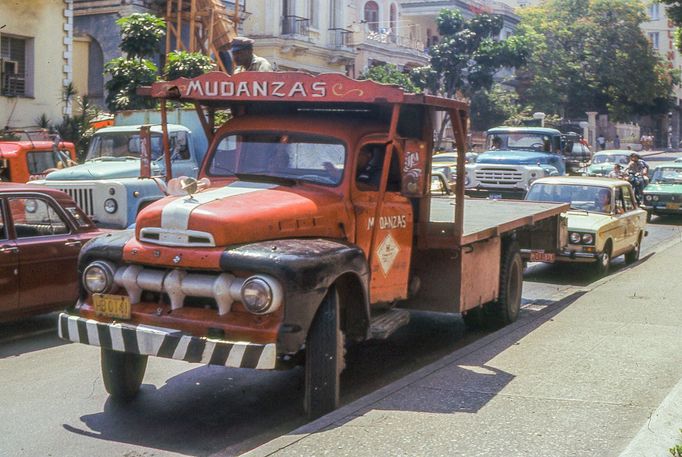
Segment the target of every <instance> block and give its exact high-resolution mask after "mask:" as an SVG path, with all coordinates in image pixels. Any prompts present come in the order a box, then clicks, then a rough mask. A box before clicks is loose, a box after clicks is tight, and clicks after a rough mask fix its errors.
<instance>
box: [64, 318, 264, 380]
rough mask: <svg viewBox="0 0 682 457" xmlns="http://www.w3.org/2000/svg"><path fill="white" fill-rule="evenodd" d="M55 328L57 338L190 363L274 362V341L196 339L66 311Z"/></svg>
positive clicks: (260, 366)
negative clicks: (107, 321)
mask: <svg viewBox="0 0 682 457" xmlns="http://www.w3.org/2000/svg"><path fill="white" fill-rule="evenodd" d="M58 331H59V337H60V338H62V339H64V340H68V341H73V342H75V343H83V344H89V345H91V346H100V347H102V348H104V349H112V350H115V351H121V352H127V353H132V354H140V355H152V356H155V357H163V358H167V359H176V360H184V361H185V362H192V363H204V364H209V365H223V366H226V367H234V368H255V369H260V370H270V369H274V368H275V364H276V362H277V347H276V344H274V343H268V344H254V343H248V342H241V341H239V342H236V341H225V340H219V339H211V338H200V337H196V336H191V335H187V334H185V333H183V332H180V331H176V330H172V329H167V328H160V327H151V326H146V325H131V324H126V323H120V322H118V323H104V322H98V321H96V320H93V319H85V318H83V317H79V316H72V315H69V314H67V313H61V314H60V315H59V325H58Z"/></svg>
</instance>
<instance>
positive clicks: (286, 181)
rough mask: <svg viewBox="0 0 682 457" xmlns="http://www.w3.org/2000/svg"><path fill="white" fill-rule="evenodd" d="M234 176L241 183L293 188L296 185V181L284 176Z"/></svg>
mask: <svg viewBox="0 0 682 457" xmlns="http://www.w3.org/2000/svg"><path fill="white" fill-rule="evenodd" d="M234 175H235V176H236V177H237V178H239V179H240V180H241V181H256V182H272V183H275V184H282V185H284V186H293V185H295V184H296V180H295V179H292V178H284V177H282V176H272V175H258V174H253V173H235V174H234Z"/></svg>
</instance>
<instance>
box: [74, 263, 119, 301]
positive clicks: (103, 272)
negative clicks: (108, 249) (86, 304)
mask: <svg viewBox="0 0 682 457" xmlns="http://www.w3.org/2000/svg"><path fill="white" fill-rule="evenodd" d="M115 272H116V268H115V267H114V265H112V264H111V263H109V262H106V261H103V260H96V261H94V262H92V263H91V264H89V265H88V266H87V267H85V269H84V270H83V276H82V283H83V287H85V290H86V291H88V292H89V293H90V294H106V293H109V292H111V291H112V290H113V289H114V286H115V283H114V274H115Z"/></svg>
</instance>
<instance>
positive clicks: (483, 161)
mask: <svg viewBox="0 0 682 457" xmlns="http://www.w3.org/2000/svg"><path fill="white" fill-rule="evenodd" d="M563 147H564V141H563V137H562V134H561V132H560V131H558V130H555V129H550V128H541V127H496V128H493V129H490V130H488V132H487V133H486V147H485V149H486V150H485V152H483V153H482V154H480V155H479V156H478V158H477V159H476V163H474V164H471V165H468V166H467V167H466V181H467V183H466V187H467V190H466V194H467V195H470V196H472V197H483V198H492V199H499V198H515V199H523V198H524V196H525V195H526V192H527V191H528V188H529V187H530V185H531V184H532V183H533V181H534V180H536V179H539V178H544V177H545V176H559V175H564V174H566V163H565V158H564V155H563V152H562V151H563Z"/></svg>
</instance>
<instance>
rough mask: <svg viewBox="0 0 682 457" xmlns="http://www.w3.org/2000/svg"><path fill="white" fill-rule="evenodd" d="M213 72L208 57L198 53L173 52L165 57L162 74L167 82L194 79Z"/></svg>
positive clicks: (213, 65)
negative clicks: (178, 79) (183, 78)
mask: <svg viewBox="0 0 682 457" xmlns="http://www.w3.org/2000/svg"><path fill="white" fill-rule="evenodd" d="M212 70H215V64H214V63H213V61H212V60H211V58H210V57H208V56H205V55H203V54H201V53H200V52H187V51H173V52H171V53H170V54H168V56H167V60H166V65H165V66H164V67H163V74H164V76H165V78H166V80H167V81H172V80H174V79H177V78H181V77H185V78H194V77H196V76H200V75H203V74H204V73H208V72H209V71H212Z"/></svg>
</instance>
